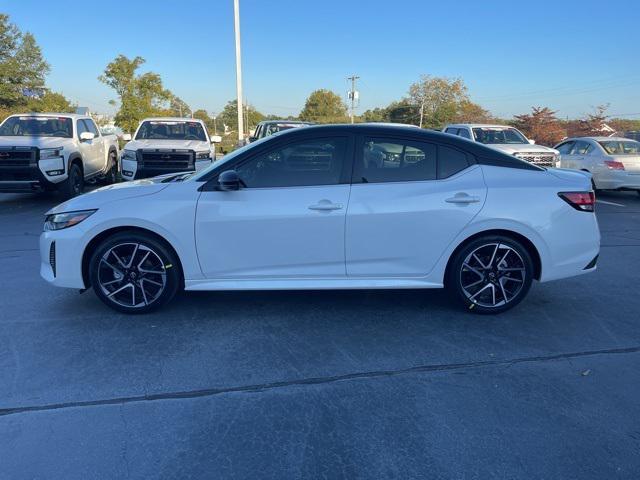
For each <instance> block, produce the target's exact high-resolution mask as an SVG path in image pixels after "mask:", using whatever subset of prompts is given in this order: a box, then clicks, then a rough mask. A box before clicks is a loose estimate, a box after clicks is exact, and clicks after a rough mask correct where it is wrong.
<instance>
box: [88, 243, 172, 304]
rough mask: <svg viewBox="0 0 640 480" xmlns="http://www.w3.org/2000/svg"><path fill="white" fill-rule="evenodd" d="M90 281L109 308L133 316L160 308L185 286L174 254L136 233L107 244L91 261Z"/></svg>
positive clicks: (99, 246)
mask: <svg viewBox="0 0 640 480" xmlns="http://www.w3.org/2000/svg"><path fill="white" fill-rule="evenodd" d="M151 272H156V273H151ZM158 272H161V273H158ZM89 278H90V281H91V285H92V286H93V290H94V291H95V292H96V295H97V296H98V298H99V299H100V300H102V302H104V304H105V305H107V306H109V307H111V308H113V309H114V310H117V311H119V312H122V313H130V314H139V313H147V312H150V311H153V310H155V309H157V308H160V307H161V306H163V305H165V304H166V303H167V302H169V301H170V300H171V299H172V298H173V297H174V296H175V295H176V293H177V292H178V290H179V289H180V287H181V285H182V271H181V269H180V264H179V261H178V258H177V257H176V255H175V253H173V250H172V249H171V248H170V247H169V246H168V245H167V244H166V243H165V242H164V241H162V240H159V239H158V238H156V237H154V236H153V235H150V234H147V233H144V232H136V231H131V232H121V233H116V234H114V235H112V236H110V237H108V238H106V239H105V240H103V241H102V242H101V243H100V245H98V247H97V248H96V249H95V251H94V253H93V255H92V256H91V259H90V260H89ZM145 280H148V281H146V282H145ZM117 290H119V291H117Z"/></svg>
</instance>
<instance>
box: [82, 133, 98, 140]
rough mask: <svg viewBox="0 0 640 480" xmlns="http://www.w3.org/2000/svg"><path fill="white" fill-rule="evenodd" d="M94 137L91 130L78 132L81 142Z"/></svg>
mask: <svg viewBox="0 0 640 480" xmlns="http://www.w3.org/2000/svg"><path fill="white" fill-rule="evenodd" d="M94 138H96V134H95V133H93V132H82V133H81V134H80V141H81V142H88V141H89V140H93V139H94Z"/></svg>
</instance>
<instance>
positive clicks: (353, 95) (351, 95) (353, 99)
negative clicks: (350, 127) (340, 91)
mask: <svg viewBox="0 0 640 480" xmlns="http://www.w3.org/2000/svg"><path fill="white" fill-rule="evenodd" d="M359 78H360V77H358V76H357V75H351V76H350V77H347V80H351V90H350V91H349V95H348V96H349V99H350V100H351V111H350V117H351V123H353V116H354V110H355V108H356V100H358V97H359V94H358V91H357V90H356V80H358V79H359Z"/></svg>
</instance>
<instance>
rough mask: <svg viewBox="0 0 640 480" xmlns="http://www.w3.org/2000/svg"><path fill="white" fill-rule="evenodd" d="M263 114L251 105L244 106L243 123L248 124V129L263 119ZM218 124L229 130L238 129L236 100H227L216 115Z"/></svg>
mask: <svg viewBox="0 0 640 480" xmlns="http://www.w3.org/2000/svg"><path fill="white" fill-rule="evenodd" d="M264 118H265V117H264V115H263V114H262V113H260V112H259V111H257V110H256V109H255V108H254V107H253V106H252V105H246V106H245V119H244V121H245V124H246V123H248V124H249V130H251V129H253V128H255V126H256V125H257V124H258V123H259V122H261V121H262V120H264ZM218 121H219V122H218V126H220V125H221V124H222V125H225V126H226V127H227V128H228V129H229V130H230V131H237V130H238V104H237V101H236V100H229V101H228V102H227V104H226V105H225V106H224V108H223V109H222V112H221V113H220V115H219V116H218Z"/></svg>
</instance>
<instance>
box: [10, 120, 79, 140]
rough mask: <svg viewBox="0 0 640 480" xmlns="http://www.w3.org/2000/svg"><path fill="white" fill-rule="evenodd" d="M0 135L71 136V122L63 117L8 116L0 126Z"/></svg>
mask: <svg viewBox="0 0 640 480" xmlns="http://www.w3.org/2000/svg"><path fill="white" fill-rule="evenodd" d="M0 136H6V137H62V138H71V137H72V136H73V124H72V122H71V119H70V118H65V117H28V116H25V117H9V118H7V119H6V120H5V122H4V123H3V124H2V125H1V126H0Z"/></svg>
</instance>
